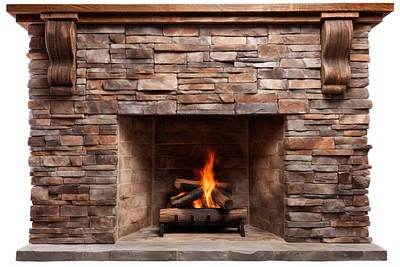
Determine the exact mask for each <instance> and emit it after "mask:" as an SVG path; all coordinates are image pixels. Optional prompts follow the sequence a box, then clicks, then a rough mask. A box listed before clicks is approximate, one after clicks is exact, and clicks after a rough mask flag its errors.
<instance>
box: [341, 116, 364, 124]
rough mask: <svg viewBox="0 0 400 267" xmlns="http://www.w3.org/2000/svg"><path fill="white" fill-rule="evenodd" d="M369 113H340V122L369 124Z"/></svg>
mask: <svg viewBox="0 0 400 267" xmlns="http://www.w3.org/2000/svg"><path fill="white" fill-rule="evenodd" d="M369 122H370V119H369V114H356V115H341V116H340V117H339V123H340V124H369Z"/></svg>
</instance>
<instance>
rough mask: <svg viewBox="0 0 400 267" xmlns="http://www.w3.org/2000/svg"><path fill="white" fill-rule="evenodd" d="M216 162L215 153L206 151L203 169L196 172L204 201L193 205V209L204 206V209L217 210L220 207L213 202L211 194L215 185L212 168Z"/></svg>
mask: <svg viewBox="0 0 400 267" xmlns="http://www.w3.org/2000/svg"><path fill="white" fill-rule="evenodd" d="M215 161H216V157H215V153H214V151H211V150H207V156H206V162H205V164H204V167H203V168H202V169H201V170H198V171H197V174H198V175H199V176H200V179H201V187H202V188H203V192H204V195H203V196H204V198H205V201H204V203H203V201H201V199H199V200H200V201H201V202H198V201H197V202H198V203H196V204H193V206H194V207H195V208H197V207H198V206H200V203H201V206H200V208H201V207H202V206H203V205H204V206H205V207H206V208H219V207H220V206H219V205H218V204H217V203H215V202H214V200H213V198H212V196H211V193H212V191H213V189H214V188H215V186H216V184H217V180H216V179H215V175H214V171H213V167H214V163H215Z"/></svg>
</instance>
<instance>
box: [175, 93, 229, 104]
mask: <svg viewBox="0 0 400 267" xmlns="http://www.w3.org/2000/svg"><path fill="white" fill-rule="evenodd" d="M225 102H226V101H224V99H222V98H221V96H220V95H219V94H190V95H178V103H184V104H191V103H225Z"/></svg>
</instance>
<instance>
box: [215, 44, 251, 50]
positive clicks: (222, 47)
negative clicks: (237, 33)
mask: <svg viewBox="0 0 400 267" xmlns="http://www.w3.org/2000/svg"><path fill="white" fill-rule="evenodd" d="M211 51H212V52H224V51H225V52H226V51H236V52H238V51H257V45H255V44H224V45H212V46H211Z"/></svg>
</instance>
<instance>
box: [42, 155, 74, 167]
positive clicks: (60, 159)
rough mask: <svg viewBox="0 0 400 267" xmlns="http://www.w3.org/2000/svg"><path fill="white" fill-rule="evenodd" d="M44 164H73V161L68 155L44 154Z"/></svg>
mask: <svg viewBox="0 0 400 267" xmlns="http://www.w3.org/2000/svg"><path fill="white" fill-rule="evenodd" d="M41 160H42V162H43V166H47V167H60V166H71V161H70V158H69V157H68V156H42V157H41Z"/></svg>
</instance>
